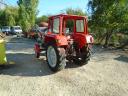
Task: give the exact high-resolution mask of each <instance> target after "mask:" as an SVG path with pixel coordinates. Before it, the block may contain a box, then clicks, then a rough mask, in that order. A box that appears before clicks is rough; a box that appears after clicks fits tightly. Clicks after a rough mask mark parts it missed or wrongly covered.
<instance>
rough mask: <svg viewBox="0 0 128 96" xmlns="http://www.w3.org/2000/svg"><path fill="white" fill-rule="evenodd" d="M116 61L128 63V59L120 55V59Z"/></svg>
mask: <svg viewBox="0 0 128 96" xmlns="http://www.w3.org/2000/svg"><path fill="white" fill-rule="evenodd" d="M115 60H118V61H122V62H126V63H128V57H127V56H125V55H120V56H119V57H117V58H115Z"/></svg>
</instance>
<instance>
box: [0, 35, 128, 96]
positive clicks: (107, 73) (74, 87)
mask: <svg viewBox="0 0 128 96" xmlns="http://www.w3.org/2000/svg"><path fill="white" fill-rule="evenodd" d="M8 40H9V41H8V43H7V46H6V47H7V51H6V53H7V58H8V62H14V63H15V64H14V65H10V66H7V67H4V68H1V67H0V73H1V74H0V96H128V53H127V52H124V51H121V50H110V51H108V50H104V49H102V48H100V47H99V48H97V47H96V48H95V54H94V55H93V56H92V58H91V61H90V62H89V63H88V64H87V65H84V66H81V67H80V66H77V65H74V64H67V67H66V68H65V69H64V70H62V71H60V72H57V73H53V72H51V71H50V69H49V68H48V66H47V64H46V61H45V60H46V58H45V56H42V57H41V58H40V59H36V58H35V57H34V52H33V45H34V41H32V40H28V39H24V38H16V37H8Z"/></svg>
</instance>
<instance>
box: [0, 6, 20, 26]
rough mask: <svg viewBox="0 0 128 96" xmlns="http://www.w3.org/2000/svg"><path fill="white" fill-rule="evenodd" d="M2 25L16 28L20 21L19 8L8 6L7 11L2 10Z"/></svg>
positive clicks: (0, 23) (0, 13) (0, 22)
mask: <svg viewBox="0 0 128 96" xmlns="http://www.w3.org/2000/svg"><path fill="white" fill-rule="evenodd" d="M0 18H1V20H0V25H1V26H5V25H6V26H14V25H16V24H17V21H18V8H17V7H12V6H7V7H6V8H5V9H3V10H0Z"/></svg>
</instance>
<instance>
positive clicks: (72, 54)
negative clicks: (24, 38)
mask: <svg viewBox="0 0 128 96" xmlns="http://www.w3.org/2000/svg"><path fill="white" fill-rule="evenodd" d="M41 36H42V35H41ZM41 40H42V41H43V43H42V44H38V43H36V44H35V53H36V57H37V58H38V57H39V55H40V52H41V48H42V47H44V48H45V50H46V58H47V62H48V66H49V67H50V69H51V70H52V71H55V72H56V71H59V70H62V69H64V68H65V66H66V61H71V62H74V63H76V64H79V65H84V64H87V63H88V61H89V60H90V55H91V54H90V49H91V46H92V44H93V41H94V40H93V37H92V36H91V35H90V34H89V33H88V26H87V19H86V17H85V16H77V15H65V14H60V15H56V16H51V17H49V21H48V31H47V34H45V35H43V37H42V39H41Z"/></svg>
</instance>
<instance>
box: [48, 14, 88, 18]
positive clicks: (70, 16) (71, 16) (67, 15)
mask: <svg viewBox="0 0 128 96" xmlns="http://www.w3.org/2000/svg"><path fill="white" fill-rule="evenodd" d="M57 17H64V18H70V19H82V18H86V16H78V15H70V14H59V15H54V16H51V17H49V19H52V18H57Z"/></svg>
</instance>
